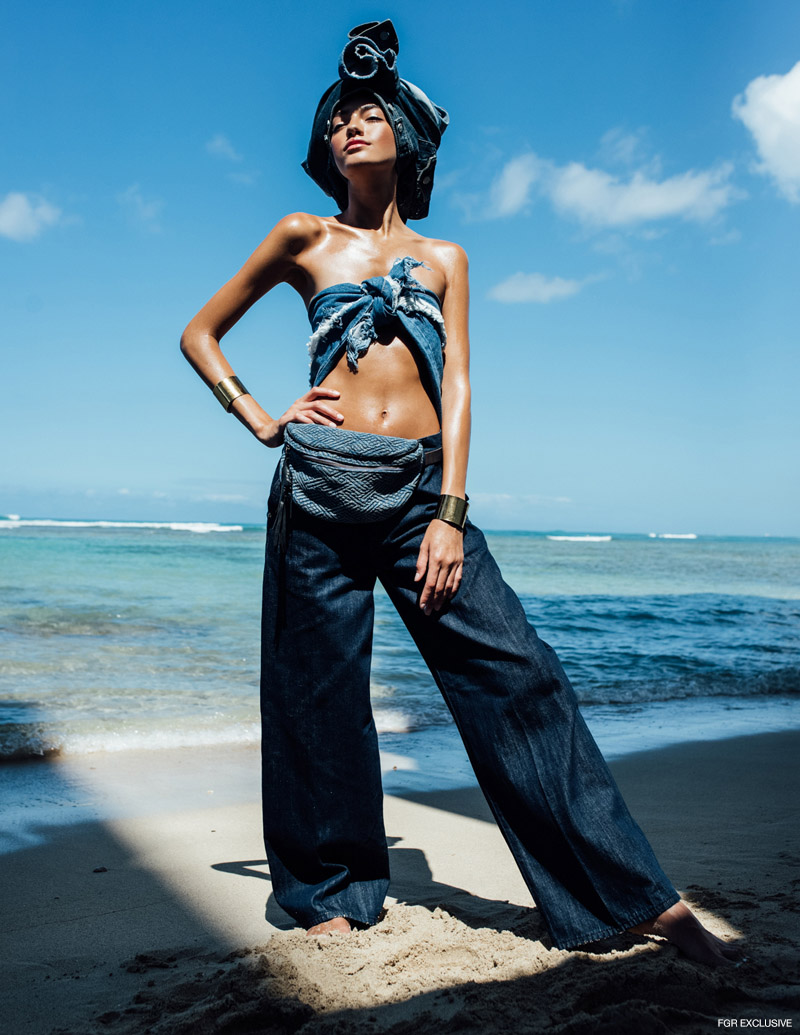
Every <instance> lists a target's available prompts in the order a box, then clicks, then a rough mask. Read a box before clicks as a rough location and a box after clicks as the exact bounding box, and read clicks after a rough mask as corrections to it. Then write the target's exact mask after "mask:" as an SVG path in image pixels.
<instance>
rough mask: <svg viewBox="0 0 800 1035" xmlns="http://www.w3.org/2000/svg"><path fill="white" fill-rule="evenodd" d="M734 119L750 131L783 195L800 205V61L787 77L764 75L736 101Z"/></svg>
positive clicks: (762, 167)
mask: <svg viewBox="0 0 800 1035" xmlns="http://www.w3.org/2000/svg"><path fill="white" fill-rule="evenodd" d="M732 111H733V116H734V118H737V119H740V120H741V121H742V122H743V123H744V124H745V126H746V127H747V128H748V129H749V130H750V133H751V134H752V137H753V140H754V142H755V145H756V149H757V151H758V154H759V157H760V159H761V161H760V162H759V163H758V164H757V165H756V166H755V168H756V171H757V172H759V173H761V174H763V175H764V176H769V177H771V178H772V179H773V180H774V181H775V184H776V186H777V188H778V190H779V191H780V193H781V194H782V195H783V196H784V197H785V198H786V199H787V201H791V202H793V203H795V204H797V203H798V202H800V61H798V62H797V64H796V65H795V66H794V68H792V69H791V70H790V71H788V72H787V73H786V75H760V76H758V77H757V78H756V79H753V80H752V82H750V83H748V85H747V87H746V88H745V90H744V92H743V93H740V94H739V95H738V96H737V97H734V99H733V105H732Z"/></svg>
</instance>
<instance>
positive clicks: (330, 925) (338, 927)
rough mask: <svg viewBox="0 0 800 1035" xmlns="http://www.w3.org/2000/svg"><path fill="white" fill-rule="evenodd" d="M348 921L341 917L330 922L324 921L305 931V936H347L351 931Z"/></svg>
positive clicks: (336, 917)
mask: <svg viewBox="0 0 800 1035" xmlns="http://www.w3.org/2000/svg"><path fill="white" fill-rule="evenodd" d="M351 930H352V928H351V927H350V921H349V920H346V919H345V917H343V916H335V917H334V918H333V919H332V920H325V921H324V923H321V924H314V926H313V927H309V929H308V930H307V931H306V936H307V937H308V936H309V935H314V934H347V933H348V931H351Z"/></svg>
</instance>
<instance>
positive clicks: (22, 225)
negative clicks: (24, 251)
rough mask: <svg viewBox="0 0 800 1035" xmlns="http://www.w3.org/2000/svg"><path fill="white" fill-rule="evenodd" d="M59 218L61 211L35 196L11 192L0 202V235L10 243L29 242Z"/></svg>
mask: <svg viewBox="0 0 800 1035" xmlns="http://www.w3.org/2000/svg"><path fill="white" fill-rule="evenodd" d="M60 218H61V210H60V209H58V208H56V207H55V205H51V204H50V202H49V201H45V200H44V198H40V197H39V196H38V195H36V194H22V193H20V192H19V191H11V192H10V193H9V194H6V196H5V197H4V198H3V200H2V201H0V234H2V236H3V237H10V238H11V240H12V241H30V240H32V239H33V238H34V237H38V236H39V234H40V233H41V232H42V230H43V229H44V228H45V227H46V226H52V225H53V224H54V223H57V222H58V221H59V219H60Z"/></svg>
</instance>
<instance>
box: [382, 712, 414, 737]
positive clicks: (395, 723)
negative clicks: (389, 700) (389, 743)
mask: <svg viewBox="0 0 800 1035" xmlns="http://www.w3.org/2000/svg"><path fill="white" fill-rule="evenodd" d="M374 717H375V728H376V729H377V731H378V733H409V732H410V731H411V730H413V729H414V727H415V726H416V723H415V722H414V720H413V719H412V718H411V716H410V715H407V714H406V713H405V712H401V711H398V710H397V709H394V708H376V709H375V711H374Z"/></svg>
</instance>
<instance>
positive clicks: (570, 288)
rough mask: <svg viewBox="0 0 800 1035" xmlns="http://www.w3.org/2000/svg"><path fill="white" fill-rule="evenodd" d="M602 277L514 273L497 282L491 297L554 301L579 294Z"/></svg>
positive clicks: (518, 300)
mask: <svg viewBox="0 0 800 1035" xmlns="http://www.w3.org/2000/svg"><path fill="white" fill-rule="evenodd" d="M600 279H602V274H594V275H593V276H590V277H584V279H583V280H567V279H565V278H564V277H546V276H545V275H544V274H543V273H514V274H513V275H512V276H510V277H508V278H507V279H506V280H503V281H501V282H500V283H499V284H495V286H494V287H493V288H491V290H490V291H489V298H493V299H494V300H495V301H496V302H554V301H556V300H558V299H561V298H569V297H570V296H571V295H577V293H578V292H579V291H580V290H581V289H582V288H584V287H585V286H586V285H587V284H590V283H592V282H593V281H596V280H600Z"/></svg>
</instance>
